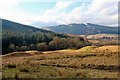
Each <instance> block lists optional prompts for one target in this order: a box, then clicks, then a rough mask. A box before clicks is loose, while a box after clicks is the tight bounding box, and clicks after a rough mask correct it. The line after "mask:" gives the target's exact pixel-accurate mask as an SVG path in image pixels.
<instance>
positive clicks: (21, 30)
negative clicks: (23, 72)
mask: <svg viewBox="0 0 120 80" xmlns="http://www.w3.org/2000/svg"><path fill="white" fill-rule="evenodd" d="M1 20H2V47H3V53H6V52H9V47H10V48H11V47H12V48H13V49H14V47H17V48H18V47H22V46H23V47H24V49H25V46H29V45H31V44H36V43H42V42H46V43H49V42H50V41H51V40H52V39H53V37H55V36H58V37H66V36H65V35H64V34H57V33H54V32H52V31H48V30H43V29H39V28H35V27H33V26H28V25H23V24H20V23H16V22H12V21H9V20H4V19H1ZM11 44H12V45H11ZM10 45H11V46H10Z"/></svg>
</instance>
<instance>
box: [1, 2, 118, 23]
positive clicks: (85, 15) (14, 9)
mask: <svg viewBox="0 0 120 80" xmlns="http://www.w3.org/2000/svg"><path fill="white" fill-rule="evenodd" d="M27 1H28V0H27ZM21 2H24V0H0V18H5V19H9V20H13V21H17V22H20V23H24V24H30V23H31V22H35V21H37V22H38V21H40V22H44V23H48V22H56V23H62V24H70V23H88V22H89V23H95V24H103V25H117V23H118V19H117V18H118V0H93V1H92V2H91V3H90V4H88V5H87V6H86V3H83V4H81V5H79V6H77V7H75V8H73V9H72V11H71V12H69V13H67V12H64V11H63V10H65V9H66V10H67V9H68V7H70V6H71V5H72V4H73V1H58V2H56V4H55V6H54V7H53V8H50V9H48V10H46V11H45V12H44V14H43V15H39V14H38V15H34V14H29V13H28V12H26V11H23V10H22V9H21V8H20V7H18V5H19V4H20V3H21Z"/></svg>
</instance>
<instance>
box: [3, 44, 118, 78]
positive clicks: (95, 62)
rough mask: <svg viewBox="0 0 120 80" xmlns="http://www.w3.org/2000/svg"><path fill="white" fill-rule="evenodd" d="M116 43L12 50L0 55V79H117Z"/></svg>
mask: <svg viewBox="0 0 120 80" xmlns="http://www.w3.org/2000/svg"><path fill="white" fill-rule="evenodd" d="M118 47H119V46H101V47H97V46H86V47H83V48H81V49H77V50H76V49H65V50H56V51H43V52H40V51H32V50H31V51H24V52H13V53H9V54H7V55H4V56H2V58H3V63H2V65H3V75H2V77H3V78H117V77H118V67H119V66H118V52H119V51H118Z"/></svg>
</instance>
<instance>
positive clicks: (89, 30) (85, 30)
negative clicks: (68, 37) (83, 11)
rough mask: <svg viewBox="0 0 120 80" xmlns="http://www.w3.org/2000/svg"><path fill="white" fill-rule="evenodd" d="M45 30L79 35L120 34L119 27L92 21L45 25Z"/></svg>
mask: <svg viewBox="0 0 120 80" xmlns="http://www.w3.org/2000/svg"><path fill="white" fill-rule="evenodd" d="M43 29H45V30H50V31H54V32H58V33H67V34H77V35H93V34H118V27H109V26H103V25H98V24H91V23H81V24H75V23H74V24H69V25H58V26H51V27H44V28H43Z"/></svg>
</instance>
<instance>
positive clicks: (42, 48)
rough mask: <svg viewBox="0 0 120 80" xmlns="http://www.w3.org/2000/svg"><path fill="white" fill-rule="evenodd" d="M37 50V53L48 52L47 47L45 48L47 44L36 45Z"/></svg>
mask: <svg viewBox="0 0 120 80" xmlns="http://www.w3.org/2000/svg"><path fill="white" fill-rule="evenodd" d="M37 50H39V51H46V50H48V46H47V44H46V43H45V42H43V43H38V44H37Z"/></svg>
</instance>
